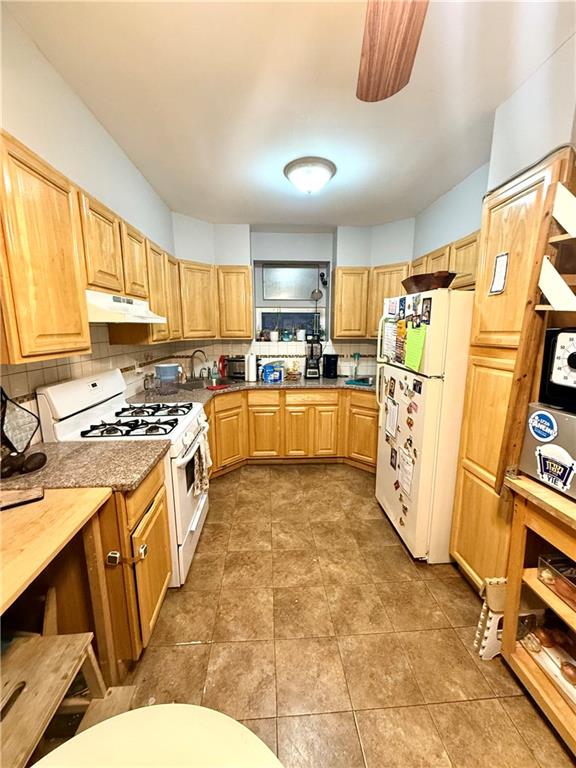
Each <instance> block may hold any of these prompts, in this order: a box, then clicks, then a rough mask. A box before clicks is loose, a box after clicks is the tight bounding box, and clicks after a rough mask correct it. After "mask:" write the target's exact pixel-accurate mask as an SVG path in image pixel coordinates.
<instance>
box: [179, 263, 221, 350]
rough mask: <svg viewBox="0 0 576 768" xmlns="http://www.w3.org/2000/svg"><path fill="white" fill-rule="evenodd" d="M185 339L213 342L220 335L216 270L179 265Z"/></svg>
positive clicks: (209, 266)
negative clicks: (211, 340) (210, 340)
mask: <svg viewBox="0 0 576 768" xmlns="http://www.w3.org/2000/svg"><path fill="white" fill-rule="evenodd" d="M179 267H180V295H181V297H182V336H183V337H184V338H185V339H212V338H214V337H215V336H217V335H218V289H217V283H216V267H214V266H212V265H210V264H197V263H195V262H193V261H180V265H179Z"/></svg>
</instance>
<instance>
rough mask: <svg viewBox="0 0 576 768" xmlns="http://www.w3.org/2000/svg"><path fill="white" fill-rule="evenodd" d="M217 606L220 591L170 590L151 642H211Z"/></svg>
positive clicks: (165, 643)
mask: <svg viewBox="0 0 576 768" xmlns="http://www.w3.org/2000/svg"><path fill="white" fill-rule="evenodd" d="M217 607H218V592H199V591H196V592H195V591H193V590H186V591H184V590H176V589H174V590H172V589H171V590H168V593H167V595H166V598H165V600H164V603H163V605H162V608H161V609H160V614H159V616H158V621H157V623H156V627H155V628H154V631H153V632H152V637H151V638H150V645H174V644H176V643H206V642H209V641H210V640H211V639H212V630H213V628H214V621H215V620H216V609H217Z"/></svg>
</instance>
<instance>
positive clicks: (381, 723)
mask: <svg viewBox="0 0 576 768" xmlns="http://www.w3.org/2000/svg"><path fill="white" fill-rule="evenodd" d="M356 722H357V723H358V731H359V733H360V740H361V742H362V746H363V748H364V754H365V755H366V766H367V768H450V766H451V763H450V759H449V758H448V755H447V754H446V750H445V749H444V747H443V745H442V741H441V739H440V736H439V735H438V731H437V730H436V726H435V725H434V723H433V722H432V718H431V717H430V715H429V714H428V710H427V709H426V707H400V708H398V709H374V710H371V711H366V712H357V713H356ZM502 768H503V766H502Z"/></svg>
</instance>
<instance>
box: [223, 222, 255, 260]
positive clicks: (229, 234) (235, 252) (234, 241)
mask: <svg viewBox="0 0 576 768" xmlns="http://www.w3.org/2000/svg"><path fill="white" fill-rule="evenodd" d="M214 261H215V263H216V264H245V265H249V264H250V226H249V225H248V224H214Z"/></svg>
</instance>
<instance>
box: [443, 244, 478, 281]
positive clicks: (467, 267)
mask: <svg viewBox="0 0 576 768" xmlns="http://www.w3.org/2000/svg"><path fill="white" fill-rule="evenodd" d="M479 235H480V232H474V233H473V234H471V235H468V237H463V238H461V239H460V240H456V242H455V243H452V245H451V246H450V259H449V267H448V268H449V270H450V272H456V277H455V278H454V282H453V283H452V285H451V286H450V287H451V288H471V287H473V286H474V283H475V282H476V265H477V262H478V237H479Z"/></svg>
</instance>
